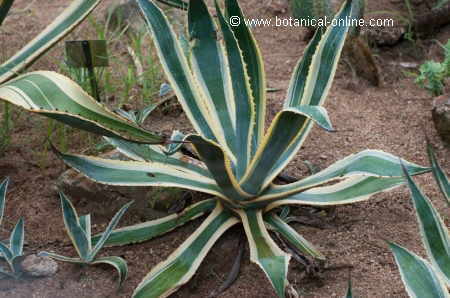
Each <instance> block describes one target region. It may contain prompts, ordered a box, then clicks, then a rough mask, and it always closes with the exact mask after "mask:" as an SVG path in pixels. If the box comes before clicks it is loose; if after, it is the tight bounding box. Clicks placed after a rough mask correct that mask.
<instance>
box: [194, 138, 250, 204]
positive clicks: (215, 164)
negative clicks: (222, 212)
mask: <svg viewBox="0 0 450 298" xmlns="http://www.w3.org/2000/svg"><path fill="white" fill-rule="evenodd" d="M186 140H187V141H190V142H192V144H193V146H194V147H195V149H196V151H197V152H198V154H199V155H200V157H201V159H202V161H203V162H204V163H205V164H206V166H207V167H208V169H209V171H210V173H211V175H212V176H213V177H214V180H215V181H216V183H217V185H218V186H219V187H220V189H221V190H222V193H223V194H224V195H225V196H226V197H227V198H228V199H230V200H233V201H243V200H245V199H248V198H250V197H251V196H250V194H248V193H246V192H245V191H243V190H242V188H241V187H240V186H239V183H238V181H237V179H236V177H235V176H234V174H233V171H232V169H231V162H230V160H229V159H228V158H227V156H226V155H225V153H224V152H223V150H222V148H221V147H220V146H218V145H217V144H215V143H213V142H211V141H208V140H205V139H204V138H202V137H200V136H196V135H189V136H187V138H186Z"/></svg>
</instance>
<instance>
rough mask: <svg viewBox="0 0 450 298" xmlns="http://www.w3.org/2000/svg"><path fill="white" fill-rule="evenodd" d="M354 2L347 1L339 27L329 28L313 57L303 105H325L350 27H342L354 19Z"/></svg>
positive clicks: (339, 17) (341, 13)
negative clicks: (349, 19) (348, 19)
mask: <svg viewBox="0 0 450 298" xmlns="http://www.w3.org/2000/svg"><path fill="white" fill-rule="evenodd" d="M351 12H352V1H347V2H346V3H345V4H344V6H343V7H342V9H341V11H340V12H338V14H337V15H336V17H335V19H336V20H337V24H338V25H337V26H329V27H328V28H327V30H326V32H325V34H324V35H323V38H322V39H321V41H320V42H319V44H318V46H317V49H316V51H315V53H314V55H313V58H312V62H311V66H310V69H309V71H308V77H307V79H306V88H305V90H304V93H303V98H302V100H301V103H302V104H310V105H321V104H323V103H324V101H325V99H326V97H327V95H328V91H329V89H330V87H331V84H332V82H333V78H334V75H335V73H336V68H337V65H338V62H339V59H338V57H339V56H340V54H341V51H342V48H343V46H344V42H345V39H346V37H347V33H348V30H349V27H348V26H346V25H342V23H341V21H344V24H346V23H345V21H347V18H348V17H350V18H351V17H352V13H351Z"/></svg>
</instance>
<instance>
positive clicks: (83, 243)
mask: <svg viewBox="0 0 450 298" xmlns="http://www.w3.org/2000/svg"><path fill="white" fill-rule="evenodd" d="M60 198H61V208H62V211H63V218H64V226H65V227H66V231H67V234H68V235H69V237H70V240H71V241H72V244H73V246H74V247H75V249H76V251H77V253H78V256H79V258H70V257H65V256H61V255H58V254H55V253H52V252H46V251H44V252H41V253H39V255H40V256H45V257H50V258H53V259H55V260H58V261H63V262H69V263H76V264H86V265H97V264H107V265H110V266H113V267H114V268H115V269H116V270H117V272H118V273H119V285H122V283H123V282H124V280H125V279H126V278H127V276H128V267H127V263H126V262H125V260H124V259H122V258H121V257H116V256H109V257H100V258H97V257H96V256H97V254H98V253H99V251H100V250H101V249H102V247H103V246H104V244H105V242H106V241H107V240H108V238H109V237H110V235H111V232H112V231H113V229H114V228H115V227H116V226H117V224H118V223H119V220H120V218H121V217H122V216H123V215H124V213H125V212H126V211H127V209H128V207H130V205H131V204H132V203H133V202H130V203H128V204H125V205H124V206H123V207H122V208H121V209H120V210H119V211H118V212H117V213H116V215H114V217H113V219H112V220H111V222H110V223H109V224H108V226H107V227H106V230H105V231H104V232H103V233H102V236H101V237H99V238H97V239H96V240H95V241H92V237H91V215H90V214H87V215H83V216H81V217H78V214H77V211H76V210H75V207H74V206H73V205H72V203H71V202H70V200H69V199H68V198H66V196H65V195H64V194H63V193H60Z"/></svg>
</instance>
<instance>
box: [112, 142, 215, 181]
mask: <svg viewBox="0 0 450 298" xmlns="http://www.w3.org/2000/svg"><path fill="white" fill-rule="evenodd" d="M105 140H106V141H107V142H108V143H110V144H111V145H113V146H114V147H116V148H117V150H118V151H119V152H120V153H122V154H124V155H126V156H128V157H129V158H131V159H134V160H138V161H145V162H150V163H160V164H163V165H168V166H173V167H175V168H179V169H183V170H184V171H188V172H192V173H194V174H197V175H200V176H204V177H206V178H211V179H213V178H212V176H211V173H210V172H209V171H208V170H207V169H205V168H202V167H201V166H198V165H195V164H192V163H190V162H189V161H190V159H189V158H188V157H187V156H185V155H184V154H182V153H179V152H177V153H175V154H173V155H171V156H167V155H166V154H164V153H163V148H164V147H163V146H161V145H147V144H136V143H133V142H128V141H125V140H121V139H116V138H108V137H105Z"/></svg>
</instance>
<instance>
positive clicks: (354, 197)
mask: <svg viewBox="0 0 450 298" xmlns="http://www.w3.org/2000/svg"><path fill="white" fill-rule="evenodd" d="M404 183H405V180H404V178H402V177H395V178H379V177H367V176H353V177H350V178H348V179H346V180H344V181H342V182H339V183H336V184H333V185H330V186H322V187H316V188H312V189H309V190H306V191H304V192H300V193H297V194H294V195H291V196H288V197H285V198H279V199H273V200H272V201H273V203H271V204H269V205H268V206H267V207H266V211H268V210H271V209H273V208H275V207H278V206H282V205H287V204H301V205H311V206H327V205H340V204H349V203H355V202H360V201H364V200H367V199H369V198H370V197H371V196H372V195H373V194H376V193H379V192H384V191H388V190H390V189H392V188H395V187H398V186H400V185H402V184H404ZM270 201H271V200H266V201H260V202H264V203H265V204H267V203H269V202H270ZM255 203H258V202H255Z"/></svg>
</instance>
